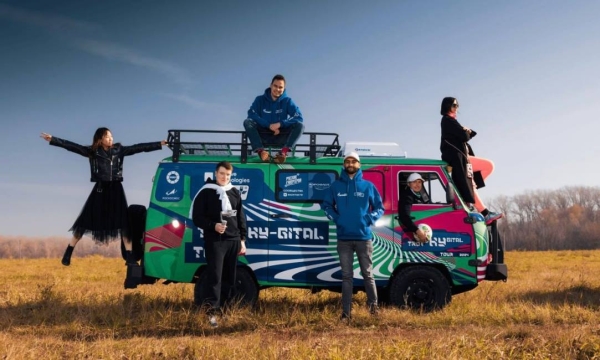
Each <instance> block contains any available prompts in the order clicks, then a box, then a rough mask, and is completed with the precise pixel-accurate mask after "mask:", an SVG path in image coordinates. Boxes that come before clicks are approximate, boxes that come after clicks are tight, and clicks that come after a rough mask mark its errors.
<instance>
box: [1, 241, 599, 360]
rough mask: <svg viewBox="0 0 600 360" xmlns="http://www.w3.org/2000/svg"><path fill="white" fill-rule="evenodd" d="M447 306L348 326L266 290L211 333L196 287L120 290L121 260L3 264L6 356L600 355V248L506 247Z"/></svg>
mask: <svg viewBox="0 0 600 360" xmlns="http://www.w3.org/2000/svg"><path fill="white" fill-rule="evenodd" d="M506 259H507V263H508V266H509V280H508V282H506V283H502V282H500V283H493V282H487V283H483V284H482V285H481V286H479V287H478V288H477V289H475V290H473V291H470V292H468V293H465V294H460V295H457V296H455V297H453V300H452V303H451V304H450V305H449V306H448V307H446V308H445V309H444V310H442V311H438V312H434V313H429V314H420V313H416V312H412V311H408V310H400V309H396V308H393V307H383V308H382V311H381V314H380V316H379V317H377V318H373V317H371V316H370V315H369V314H368V312H367V311H366V309H365V307H364V304H365V300H366V297H365V294H364V293H362V292H361V293H359V294H357V295H355V310H354V319H353V322H352V323H350V324H343V323H340V322H339V320H338V317H339V314H340V295H339V294H337V293H331V292H328V291H324V292H321V293H318V294H311V293H310V291H308V290H298V289H296V290H294V289H267V290H263V291H261V293H260V299H259V303H258V306H257V308H255V309H231V310H230V311H228V313H227V314H226V316H225V318H224V319H222V321H221V322H220V326H219V327H218V328H216V329H212V328H211V327H210V326H209V324H208V322H207V319H206V317H205V316H204V315H202V314H200V313H198V312H196V311H195V310H194V307H193V306H192V298H193V294H192V293H193V285H191V284H170V285H162V284H160V283H159V284H155V285H146V286H141V287H139V288H138V289H136V290H124V289H123V279H124V276H125V266H123V261H122V260H120V259H116V258H104V257H100V256H92V257H85V258H81V257H79V258H77V257H75V258H74V259H73V264H72V265H71V266H70V267H64V266H62V265H60V261H59V259H57V258H53V259H0V269H1V271H0V344H1V345H0V358H2V359H62V358H85V359H88V358H89V359H600V251H599V250H596V251H561V252H508V253H507V256H506Z"/></svg>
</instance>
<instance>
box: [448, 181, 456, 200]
mask: <svg viewBox="0 0 600 360" xmlns="http://www.w3.org/2000/svg"><path fill="white" fill-rule="evenodd" d="M455 196H456V194H454V188H453V187H452V185H451V184H450V183H448V186H446V203H447V204H454V198H455Z"/></svg>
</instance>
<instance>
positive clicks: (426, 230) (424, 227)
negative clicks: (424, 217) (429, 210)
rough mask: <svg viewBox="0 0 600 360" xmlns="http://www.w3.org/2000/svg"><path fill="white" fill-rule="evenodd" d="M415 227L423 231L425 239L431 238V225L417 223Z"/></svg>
mask: <svg viewBox="0 0 600 360" xmlns="http://www.w3.org/2000/svg"><path fill="white" fill-rule="evenodd" d="M417 227H418V228H419V229H421V230H422V231H423V232H424V233H425V236H426V237H427V241H429V240H431V238H432V237H433V230H431V226H429V225H427V224H419V225H418V226H417Z"/></svg>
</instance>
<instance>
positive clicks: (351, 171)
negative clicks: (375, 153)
mask: <svg viewBox="0 0 600 360" xmlns="http://www.w3.org/2000/svg"><path fill="white" fill-rule="evenodd" d="M346 172H347V173H348V174H350V175H353V174H356V173H357V172H358V169H357V168H355V167H354V166H348V167H346Z"/></svg>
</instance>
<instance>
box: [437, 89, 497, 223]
mask: <svg viewBox="0 0 600 360" xmlns="http://www.w3.org/2000/svg"><path fill="white" fill-rule="evenodd" d="M458 107H459V105H458V100H456V98H453V97H445V98H444V99H443V100H442V106H441V110H440V114H441V115H442V122H441V127H442V139H441V144H440V151H441V152H442V160H444V161H445V162H447V163H448V164H449V165H450V166H451V167H452V180H453V181H454V184H455V185H456V187H457V189H458V191H459V192H460V194H461V196H462V198H463V199H464V200H465V201H466V202H468V203H469V204H473V205H474V206H475V208H476V209H477V211H479V212H480V213H481V215H483V216H484V217H485V223H486V224H487V225H489V224H491V223H492V222H494V221H496V220H498V219H500V218H501V217H502V216H503V214H502V213H496V212H493V211H489V210H488V209H487V208H486V206H485V205H484V204H483V201H481V198H480V197H479V194H478V193H477V188H482V187H483V186H485V182H484V180H485V179H486V178H487V177H488V176H489V175H490V174H491V173H492V172H493V171H494V163H493V162H492V161H490V160H488V159H484V158H480V157H476V156H475V154H474V153H473V149H472V148H471V145H469V143H468V142H469V140H471V139H472V138H473V137H474V136H475V135H477V133H476V132H475V131H474V130H472V129H470V128H467V127H464V126H462V125H461V124H460V123H459V122H458V120H457V119H456V116H457V111H458Z"/></svg>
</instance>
